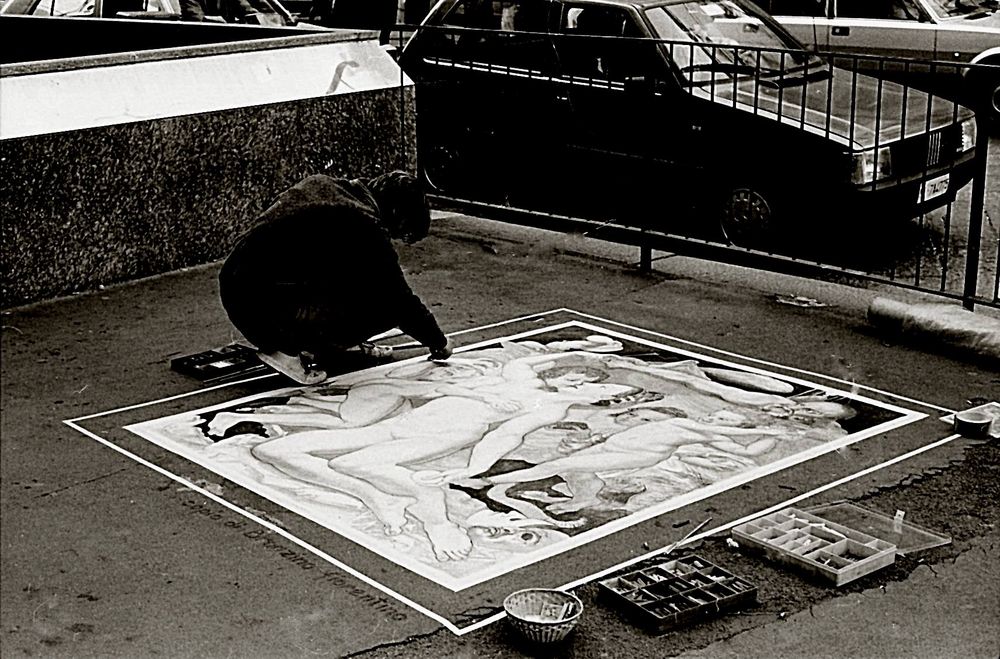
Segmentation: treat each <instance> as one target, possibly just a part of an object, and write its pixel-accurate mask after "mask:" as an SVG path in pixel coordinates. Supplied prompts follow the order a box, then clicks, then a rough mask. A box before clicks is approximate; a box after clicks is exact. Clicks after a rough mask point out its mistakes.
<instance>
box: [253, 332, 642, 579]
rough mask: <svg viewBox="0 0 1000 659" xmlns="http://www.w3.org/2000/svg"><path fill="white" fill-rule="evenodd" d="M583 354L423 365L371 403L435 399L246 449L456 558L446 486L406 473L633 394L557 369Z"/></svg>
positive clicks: (461, 537) (386, 384) (441, 556)
mask: <svg viewBox="0 0 1000 659" xmlns="http://www.w3.org/2000/svg"><path fill="white" fill-rule="evenodd" d="M586 354H589V353H578V352H566V353H557V354H548V353H547V354H530V355H528V356H524V357H519V358H515V359H512V360H511V361H509V362H508V363H506V364H504V365H502V366H501V367H497V366H495V365H494V366H492V367H487V366H484V365H483V364H479V365H478V366H477V368H478V369H479V372H480V374H479V375H476V376H469V375H468V373H461V374H456V373H455V367H453V366H450V365H438V364H432V363H427V364H424V365H422V366H421V369H422V371H420V372H418V373H415V374H413V378H414V379H413V380H409V381H406V380H392V379H389V378H386V379H384V380H382V381H381V382H380V383H379V386H380V387H381V389H380V390H379V397H380V398H381V399H382V400H381V401H380V402H379V406H380V408H382V409H384V408H386V407H398V406H400V405H403V404H404V403H405V401H406V400H407V399H408V397H409V396H412V395H414V392H415V391H417V390H419V389H420V388H421V386H422V387H423V392H424V394H423V395H428V393H429V392H430V391H431V390H433V391H436V392H437V394H438V397H436V398H431V399H430V400H428V401H427V402H424V403H423V404H421V405H419V406H412V407H410V408H407V409H406V411H404V412H401V413H398V414H395V415H393V416H388V417H385V418H382V419H380V420H377V421H374V422H373V423H371V424H370V425H366V426H358V427H351V428H324V429H315V430H304V431H301V432H295V433H292V434H289V435H287V436H284V437H279V438H276V439H272V440H269V441H265V442H262V443H260V444H258V445H257V446H255V447H254V448H253V450H252V452H253V455H254V456H255V457H256V458H257V459H259V460H261V461H263V462H265V463H268V464H270V465H272V466H273V467H275V468H276V469H278V470H280V471H282V472H284V473H285V474H287V475H290V476H292V477H294V478H297V479H300V480H302V481H306V482H310V483H313V484H316V485H319V486H321V487H325V488H331V489H334V490H337V491H340V492H344V493H346V494H349V495H351V496H353V497H355V498H357V499H359V500H360V501H361V502H362V503H364V505H365V506H366V507H367V508H368V510H370V511H371V513H372V514H373V515H375V517H376V518H377V519H378V520H379V521H380V522H381V523H382V525H383V529H384V532H385V533H386V534H389V535H395V534H399V533H402V532H403V531H404V526H405V525H406V523H407V520H408V518H407V516H408V515H409V516H410V517H412V518H413V519H415V520H416V521H418V522H419V523H420V524H421V525H422V527H423V532H424V533H425V534H426V535H427V537H428V538H429V539H430V541H431V544H432V546H433V548H434V553H435V556H436V558H437V559H438V560H439V561H447V560H462V559H463V558H465V556H467V555H468V553H469V551H470V550H471V543H470V540H469V536H468V533H467V531H466V530H465V529H463V528H461V527H460V525H459V524H457V523H456V522H455V521H453V520H452V519H450V518H449V516H448V510H447V505H446V498H445V493H444V488H445V487H447V486H446V485H445V484H444V481H443V480H442V479H439V478H430V479H427V478H424V479H421V478H417V477H415V476H416V472H415V470H414V466H415V465H419V464H420V463H422V462H426V461H430V460H435V459H438V458H441V457H444V456H447V455H450V454H453V453H455V452H457V451H461V450H464V449H467V448H469V447H472V449H473V454H475V446H476V445H477V444H478V443H479V442H487V443H488V444H490V445H491V446H493V447H494V448H493V451H499V452H500V453H501V454H504V453H507V452H508V451H509V450H511V449H512V448H515V447H516V442H519V441H520V438H522V437H523V436H524V435H525V434H526V433H528V432H531V431H532V430H535V429H537V428H541V427H542V426H545V425H547V424H551V423H555V422H558V421H559V420H561V419H562V418H563V417H564V415H565V414H566V413H567V411H568V410H569V408H570V407H572V406H573V405H581V404H584V405H585V404H593V403H597V402H602V401H603V402H605V403H607V404H616V403H615V401H616V400H621V399H620V398H619V397H621V396H624V395H626V394H629V393H634V392H635V391H636V390H635V389H634V388H633V387H629V386H625V385H617V384H600V381H601V380H603V379H605V378H606V377H607V373H606V372H605V371H603V370H600V369H595V368H591V367H587V366H585V365H578V364H572V365H569V364H560V362H562V361H563V359H564V358H567V357H572V356H580V355H586ZM459 366H464V367H468V366H469V364H464V365H459ZM442 379H456V381H457V382H459V383H460V384H452V383H450V382H448V383H445V384H443V385H442V383H440V382H438V381H437V380H442ZM429 385H433V387H430V386H429ZM349 396H350V395H349ZM512 441H513V442H515V444H511V442H512ZM493 451H491V453H490V455H492V454H493ZM470 461H471V462H472V463H475V460H474V459H471V458H470ZM463 471H464V470H463Z"/></svg>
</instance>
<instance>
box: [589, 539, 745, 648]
mask: <svg viewBox="0 0 1000 659" xmlns="http://www.w3.org/2000/svg"><path fill="white" fill-rule="evenodd" d="M597 586H598V592H599V596H600V598H601V599H602V600H604V601H605V602H606V603H607V604H609V605H610V606H613V607H615V608H617V609H618V610H619V611H621V612H622V613H623V614H624V615H625V616H626V617H628V618H630V619H632V620H635V621H636V622H638V623H639V624H641V625H643V626H644V627H647V628H648V629H649V630H650V631H652V632H655V633H662V632H666V631H669V630H671V629H674V628H676V627H679V626H682V625H688V624H693V623H697V622H701V621H703V620H705V619H708V618H710V617H714V616H717V615H719V614H722V613H725V612H727V611H732V610H736V609H740V608H743V607H745V606H748V605H750V604H753V603H754V602H755V601H756V599H757V587H756V586H754V585H753V584H751V583H750V582H748V581H746V580H745V579H741V578H740V577H738V576H736V575H735V574H733V573H731V572H729V571H728V570H725V569H723V568H721V567H719V566H718V565H715V564H714V563H712V562H710V561H707V560H705V559H704V558H701V557H700V556H694V555H692V556H685V557H683V558H678V559H676V560H672V561H666V562H664V563H658V564H656V565H652V566H650V567H646V568H642V569H639V570H634V571H632V572H628V573H626V574H622V575H618V576H615V577H611V578H609V579H604V580H602V581H599V582H598V583H597Z"/></svg>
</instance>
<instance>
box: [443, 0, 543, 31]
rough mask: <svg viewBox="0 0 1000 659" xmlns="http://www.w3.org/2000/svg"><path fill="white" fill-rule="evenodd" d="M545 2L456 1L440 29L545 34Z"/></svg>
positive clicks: (528, 0) (535, 0)
mask: <svg viewBox="0 0 1000 659" xmlns="http://www.w3.org/2000/svg"><path fill="white" fill-rule="evenodd" d="M549 4H550V3H549V2H546V1H545V0H504V1H500V2H498V1H496V0H459V2H456V3H455V4H454V6H452V8H451V10H450V11H448V13H447V14H445V16H444V18H443V19H442V21H441V25H443V26H447V27H470V28H477V29H481V30H502V31H504V32H514V31H522V32H545V31H546V9H547V7H548V6H549Z"/></svg>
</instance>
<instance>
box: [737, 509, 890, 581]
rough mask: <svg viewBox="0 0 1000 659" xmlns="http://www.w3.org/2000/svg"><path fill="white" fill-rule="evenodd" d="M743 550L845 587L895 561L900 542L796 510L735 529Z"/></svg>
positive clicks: (785, 510) (789, 510)
mask: <svg viewBox="0 0 1000 659" xmlns="http://www.w3.org/2000/svg"><path fill="white" fill-rule="evenodd" d="M732 537H733V539H734V540H735V541H736V542H738V543H739V545H740V547H741V548H745V549H748V550H750V551H753V552H755V553H759V554H763V555H764V556H766V557H767V558H769V559H771V560H773V561H777V562H780V563H784V564H787V565H791V566H794V567H795V568H798V569H800V570H802V571H805V572H808V573H810V574H813V575H816V576H818V577H820V578H821V579H824V580H827V581H830V582H832V583H833V584H834V585H836V586H842V585H844V584H846V583H849V582H851V581H854V580H855V579H857V578H859V577H862V576H864V575H866V574H870V573H872V572H874V571H875V570H879V569H881V568H883V567H885V566H887V565H891V564H892V563H894V562H895V560H896V545H894V544H891V543H889V542H886V541H884V540H880V539H878V538H876V537H874V536H871V535H868V534H866V533H862V532H861V531H858V530H856V529H852V528H849V527H847V526H844V525H842V524H836V523H834V522H830V521H828V520H825V519H823V518H822V517H819V516H817V515H813V514H811V513H807V512H805V511H803V510H799V509H797V508H785V509H784V510H781V511H779V512H776V513H771V514H770V515H764V516H763V517H758V518H757V519H754V520H752V521H749V522H746V523H744V524H740V525H739V526H737V527H735V528H734V529H733V530H732Z"/></svg>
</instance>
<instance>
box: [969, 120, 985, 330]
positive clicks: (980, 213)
mask: <svg viewBox="0 0 1000 659" xmlns="http://www.w3.org/2000/svg"><path fill="white" fill-rule="evenodd" d="M989 146H990V131H989V130H986V127H985V126H983V127H982V128H979V129H978V130H977V131H976V156H975V161H974V162H975V172H974V173H973V175H972V203H971V204H970V209H969V241H968V245H967V247H966V252H965V287H964V289H963V292H962V306H964V307H965V308H966V309H968V310H969V311H975V309H976V304H975V300H976V287H977V286H978V284H979V252H980V241H981V240H982V237H983V218H984V216H985V214H986V208H985V204H986V156H987V152H988V150H989Z"/></svg>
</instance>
